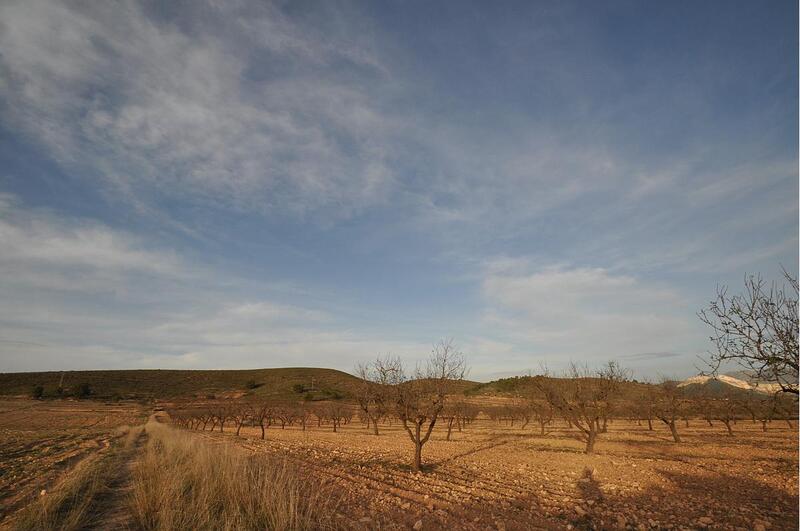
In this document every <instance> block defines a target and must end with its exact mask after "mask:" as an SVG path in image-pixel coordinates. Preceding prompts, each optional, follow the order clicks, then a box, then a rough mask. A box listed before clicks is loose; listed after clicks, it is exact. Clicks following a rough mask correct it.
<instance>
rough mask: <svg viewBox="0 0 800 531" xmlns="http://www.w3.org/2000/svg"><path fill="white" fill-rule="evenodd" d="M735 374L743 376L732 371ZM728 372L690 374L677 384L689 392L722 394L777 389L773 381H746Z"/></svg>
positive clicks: (767, 391)
mask: <svg viewBox="0 0 800 531" xmlns="http://www.w3.org/2000/svg"><path fill="white" fill-rule="evenodd" d="M733 374H736V376H745V377H746V375H744V374H742V373H733ZM736 376H732V375H730V374H719V375H717V376H703V375H698V376H692V377H691V378H687V379H686V380H683V381H682V382H680V383H679V384H678V387H683V388H684V389H685V391H686V392H687V393H689V394H700V393H709V394H723V393H726V392H736V391H739V392H747V391H756V392H759V393H764V394H769V393H773V392H775V391H776V390H778V389H779V386H778V385H777V384H774V383H767V382H758V381H755V380H752V379H751V380H750V381H747V380H745V379H742V378H741V377H739V378H737V377H736Z"/></svg>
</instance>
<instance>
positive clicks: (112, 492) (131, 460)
mask: <svg viewBox="0 0 800 531" xmlns="http://www.w3.org/2000/svg"><path fill="white" fill-rule="evenodd" d="M146 440H147V433H146V432H145V431H144V430H142V431H141V432H140V433H139V434H138V436H137V437H136V439H135V440H134V441H133V444H132V445H131V446H130V448H126V449H124V450H123V452H122V454H121V455H120V457H119V460H118V463H117V464H116V466H115V469H114V472H113V474H112V475H111V477H110V478H109V480H108V485H107V495H106V496H104V497H102V498H100V499H98V500H97V502H96V505H95V507H94V508H93V512H95V514H96V516H95V518H94V524H93V525H91V526H89V527H88V528H87V529H91V530H112V529H113V530H120V529H131V528H132V527H133V525H132V524H133V517H132V515H131V513H130V509H129V506H128V498H129V496H130V494H131V490H132V488H133V487H132V480H133V467H134V465H135V463H136V459H137V458H138V456H139V455H140V453H141V449H142V446H143V445H144V443H145V442H146Z"/></svg>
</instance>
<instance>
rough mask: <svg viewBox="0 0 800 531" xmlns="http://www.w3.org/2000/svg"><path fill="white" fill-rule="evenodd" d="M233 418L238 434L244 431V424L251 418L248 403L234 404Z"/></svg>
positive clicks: (232, 407) (232, 409) (232, 408)
mask: <svg viewBox="0 0 800 531" xmlns="http://www.w3.org/2000/svg"><path fill="white" fill-rule="evenodd" d="M231 418H232V419H233V421H234V422H235V423H236V436H237V437H238V436H239V434H240V433H241V431H242V426H244V424H245V423H246V422H247V421H248V420H249V419H250V409H249V408H248V407H247V405H246V404H233V405H232V406H231Z"/></svg>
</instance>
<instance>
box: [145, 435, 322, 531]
mask: <svg viewBox="0 0 800 531" xmlns="http://www.w3.org/2000/svg"><path fill="white" fill-rule="evenodd" d="M146 430H147V434H148V436H149V438H148V443H147V446H146V448H145V450H144V453H143V455H142V456H141V458H140V459H139V461H138V462H137V463H136V465H135V467H134V470H133V492H132V497H131V508H132V513H133V515H134V521H135V524H136V526H137V527H139V528H142V529H148V530H168V529H169V530H181V529H187V530H188V529H225V530H232V529H275V530H284V529H326V528H328V529H331V528H333V527H334V526H333V525H332V524H331V523H330V522H331V516H332V515H333V514H334V512H335V502H334V501H333V498H332V497H331V495H330V493H329V492H327V491H325V490H324V489H320V488H319V485H314V484H312V483H311V482H310V481H308V480H304V479H303V478H302V476H301V475H300V474H299V473H298V472H299V471H298V470H297V469H295V468H294V467H291V466H289V465H287V464H286V463H285V462H279V461H276V460H273V459H270V458H267V457H264V456H252V455H248V454H246V453H244V452H242V451H241V450H237V449H236V448H234V447H232V446H230V445H228V444H219V445H216V444H210V443H208V442H207V441H202V440H198V438H197V437H196V436H192V435H191V434H187V433H185V432H182V431H180V430H176V429H174V428H172V427H169V426H167V425H163V424H159V423H157V422H151V423H148V424H147V426H146Z"/></svg>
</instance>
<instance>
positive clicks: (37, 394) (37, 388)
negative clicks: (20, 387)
mask: <svg viewBox="0 0 800 531" xmlns="http://www.w3.org/2000/svg"><path fill="white" fill-rule="evenodd" d="M31 396H32V397H33V398H35V399H37V400H38V399H40V398H42V397H43V396H44V386H42V385H41V384H36V385H34V386H33V389H32V390H31Z"/></svg>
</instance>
